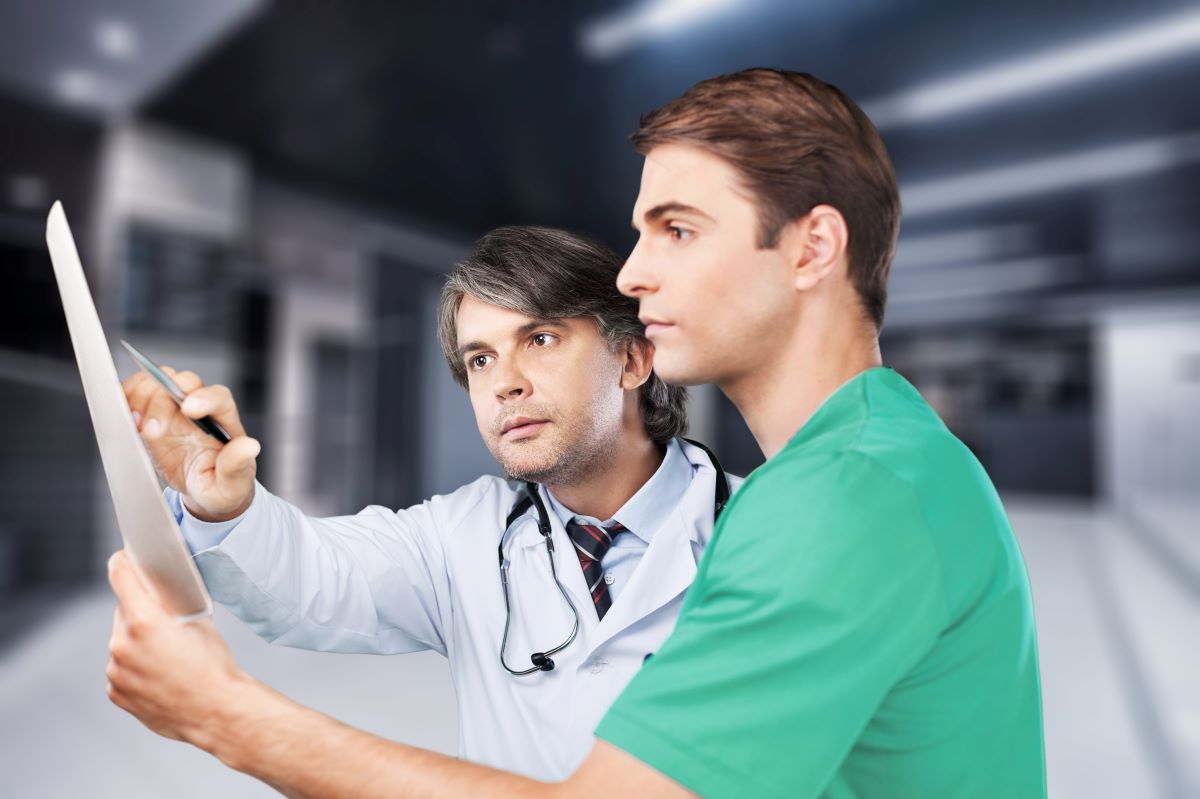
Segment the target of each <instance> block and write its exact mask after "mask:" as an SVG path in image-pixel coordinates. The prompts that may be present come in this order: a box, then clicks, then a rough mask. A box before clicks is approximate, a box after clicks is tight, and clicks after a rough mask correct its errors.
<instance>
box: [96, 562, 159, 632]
mask: <svg viewBox="0 0 1200 799" xmlns="http://www.w3.org/2000/svg"><path fill="white" fill-rule="evenodd" d="M108 583H109V585H111V586H112V589H113V593H114V594H116V595H117V602H118V603H120V605H121V614H122V615H123V616H124V617H125V619H126V620H127V621H129V622H134V621H140V620H146V619H150V618H153V617H155V616H161V615H163V614H164V613H165V612H166V611H164V610H163V609H162V608H161V607H160V606H159V604H158V602H157V601H156V600H155V599H154V597H153V595H151V593H150V591H149V589H148V588H147V587H146V584H145V583H143V582H142V578H141V575H139V574H138V571H137V568H136V567H135V566H134V564H133V561H132V560H131V559H130V558H129V555H128V554H126V552H125V550H123V549H119V550H117V552H116V553H114V554H113V556H112V557H111V558H109V559H108Z"/></svg>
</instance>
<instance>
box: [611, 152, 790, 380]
mask: <svg viewBox="0 0 1200 799" xmlns="http://www.w3.org/2000/svg"><path fill="white" fill-rule="evenodd" d="M758 225H759V220H758V212H757V209H756V206H755V205H754V203H753V201H752V200H751V198H750V195H749V193H748V191H747V190H746V189H745V188H744V187H743V186H742V184H741V183H740V181H739V179H738V174H737V172H736V171H735V170H734V169H733V167H731V166H730V165H729V164H728V163H726V162H725V161H724V160H722V159H720V158H718V157H716V156H714V155H710V154H709V153H706V152H705V151H703V150H700V149H698V148H695V147H690V146H686V145H678V144H664V145H660V146H658V147H655V148H654V149H652V150H651V151H650V153H649V154H648V155H647V156H646V162H645V165H644V167H643V169H642V185H641V191H640V192H639V194H638V198H637V204H636V205H635V206H634V209H633V226H634V227H635V228H636V229H637V230H639V231H640V233H641V236H640V237H639V239H638V242H637V246H636V247H634V249H633V252H632V253H630V255H629V260H628V261H626V263H625V266H624V268H623V269H622V270H621V274H620V275H619V276H618V278H617V288H619V289H620V290H621V293H623V294H626V295H628V296H631V297H636V298H637V299H638V300H640V302H641V307H640V310H639V316H640V317H641V319H642V321H643V322H644V323H646V325H647V327H646V337H647V338H649V339H650V340H651V341H652V342H653V343H654V346H655V354H654V368H655V371H656V372H657V373H658V375H659V376H660V377H662V378H663V379H664V380H666V381H667V382H670V383H683V384H687V385H695V384H698V383H709V382H711V383H717V384H719V385H720V384H724V383H727V382H731V381H734V380H736V379H737V378H738V377H739V376H740V375H742V374H746V373H750V372H752V371H754V369H755V367H756V366H757V365H758V364H760V363H761V362H762V361H763V359H765V358H769V357H771V356H772V355H773V354H776V353H777V352H778V350H777V348H776V345H777V344H779V345H780V346H781V345H782V342H783V337H784V336H785V335H786V333H787V332H788V331H789V330H790V325H791V320H792V316H793V314H794V309H795V290H794V285H793V282H792V280H793V274H794V270H793V268H792V267H793V265H792V264H790V263H789V262H788V259H787V258H786V257H785V255H784V253H785V252H786V250H782V249H779V248H776V249H771V250H760V249H759V248H758V246H757V244H756V241H757V236H758V229H759V228H758Z"/></svg>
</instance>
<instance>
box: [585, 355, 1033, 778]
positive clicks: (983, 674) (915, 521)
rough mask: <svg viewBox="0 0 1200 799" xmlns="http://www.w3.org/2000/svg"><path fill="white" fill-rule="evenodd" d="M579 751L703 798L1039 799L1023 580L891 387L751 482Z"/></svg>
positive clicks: (911, 409) (818, 422)
mask: <svg viewBox="0 0 1200 799" xmlns="http://www.w3.org/2000/svg"><path fill="white" fill-rule="evenodd" d="M596 734H597V736H599V737H600V738H602V739H604V740H606V741H608V742H610V743H612V744H613V745H615V746H618V747H620V748H621V749H624V750H625V751H627V752H629V753H630V754H632V755H634V756H635V757H637V758H638V759H639V760H642V761H643V762H645V763H647V764H648V765H650V766H652V767H654V768H655V769H657V770H658V771H660V772H662V773H663V774H666V775H667V776H668V777H670V778H671V779H673V780H675V781H676V782H678V783H680V784H681V785H683V786H685V787H687V788H689V789H690V790H692V791H694V792H696V793H698V794H700V795H701V796H705V797H745V796H754V797H816V796H821V797H830V799H841V798H842V797H888V799H893V798H899V797H920V798H921V799H932V798H933V797H938V798H939V799H944V798H945V797H972V798H973V799H978V798H980V797H997V799H1000V798H1001V797H1002V798H1003V799H1023V797H1043V796H1045V795H1046V778H1045V757H1044V749H1043V742H1042V710H1041V694H1040V685H1039V676H1038V662H1037V646H1036V641H1035V637H1034V619H1033V605H1032V600H1031V597H1030V591H1029V579H1028V576H1027V574H1026V572H1025V564H1024V561H1023V560H1022V557H1021V552H1020V549H1019V548H1018V545H1017V541H1016V539H1015V537H1014V536H1013V532H1012V528H1011V527H1010V526H1009V523H1008V519H1007V518H1006V516H1005V514H1004V508H1003V507H1002V506H1001V504H1000V499H999V497H998V496H997V495H996V491H995V489H994V488H993V487H992V484H991V481H990V480H989V479H988V476H987V474H986V473H985V472H984V470H983V467H982V466H980V464H979V462H978V461H977V460H976V459H975V457H974V456H973V455H972V454H971V452H970V451H969V450H968V449H967V448H966V447H965V446H964V445H963V444H962V442H960V441H959V440H958V439H957V438H955V437H954V436H953V435H952V434H951V433H950V432H949V431H948V430H947V429H946V426H945V425H944V424H943V423H942V421H941V420H940V419H939V418H938V416H937V414H936V413H935V412H934V411H933V409H932V408H930V407H929V405H928V404H926V403H925V401H924V400H923V399H922V397H921V395H920V394H919V393H917V391H916V389H914V388H913V387H912V385H910V384H909V383H908V381H906V380H905V379H904V378H903V377H901V376H900V375H899V374H897V373H896V372H894V371H892V370H891V369H886V368H876V369H870V370H868V371H866V372H863V373H861V374H859V375H858V376H856V377H855V378H854V379H852V380H851V381H849V382H848V383H846V384H845V385H844V386H842V387H841V388H840V389H838V391H836V392H835V393H834V394H833V395H832V396H830V397H829V398H828V399H827V400H826V401H825V403H824V404H823V405H822V406H821V407H820V408H819V409H818V410H817V412H816V413H815V414H814V415H813V416H812V418H811V419H810V420H809V421H808V423H807V424H805V425H804V427H803V428H801V430H800V431H799V432H798V433H796V435H795V436H794V437H793V438H792V440H791V441H790V442H788V444H787V446H785V447H784V448H783V450H781V451H780V452H779V453H778V454H777V455H775V456H774V457H772V458H771V459H770V460H768V461H767V462H766V463H765V464H763V465H762V466H761V467H759V469H757V470H756V471H755V472H754V473H753V474H751V475H750V477H749V478H748V479H747V480H746V482H745V483H744V484H743V485H742V487H741V488H740V489H739V490H738V492H737V493H736V495H735V496H734V498H733V500H732V501H731V502H730V504H729V506H728V507H727V508H726V510H725V512H724V513H723V514H722V516H721V519H720V521H719V522H718V524H717V527H716V529H715V531H714V532H713V537H712V541H711V543H710V544H709V546H708V549H707V551H706V552H705V554H704V557H703V559H702V560H701V562H700V566H699V570H698V572H697V574H696V579H695V581H694V582H693V584H692V587H691V588H690V589H689V590H688V594H687V597H686V599H685V600H684V605H683V609H682V611H681V613H680V617H679V622H678V624H677V626H676V628H675V631H674V632H673V633H672V634H671V637H670V638H668V639H667V641H666V642H665V643H664V644H663V646H662V648H661V649H660V650H659V652H658V653H657V654H655V655H654V657H652V658H651V659H650V660H649V661H647V663H646V665H645V666H644V667H643V668H642V670H641V671H640V672H639V673H638V674H637V675H636V676H635V677H634V679H633V681H632V682H631V683H630V684H629V686H628V687H627V688H626V690H625V691H624V693H622V694H621V696H620V697H618V699H617V701H616V703H615V704H614V705H613V707H612V708H611V710H610V711H609V712H608V714H607V715H606V716H605V717H604V718H603V719H602V721H601V723H600V726H599V727H598V729H597V730H596Z"/></svg>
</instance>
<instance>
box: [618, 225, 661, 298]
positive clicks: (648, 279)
mask: <svg viewBox="0 0 1200 799" xmlns="http://www.w3.org/2000/svg"><path fill="white" fill-rule="evenodd" d="M643 241H644V238H639V239H638V243H637V244H636V245H634V248H633V252H631V253H629V257H628V258H626V259H625V265H624V266H622V267H621V271H620V273H618V274H617V291H619V292H621V293H622V294H624V295H625V296H626V297H635V298H637V299H641V298H642V297H643V296H645V295H647V294H652V293H654V292H655V291H656V290H657V289H658V285H657V283H656V282H655V279H654V274H653V270H651V268H650V263H649V258H647V257H646V252H645V247H644V246H643V245H642V242H643Z"/></svg>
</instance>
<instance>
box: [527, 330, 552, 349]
mask: <svg viewBox="0 0 1200 799" xmlns="http://www.w3.org/2000/svg"><path fill="white" fill-rule="evenodd" d="M555 338H556V337H555V336H554V335H552V334H550V333H534V334H533V336H532V337H531V338H530V339H529V340H530V341H532V342H533V343H534V346H537V347H549V346H550V345H551V344H553V343H554V340H555Z"/></svg>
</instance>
